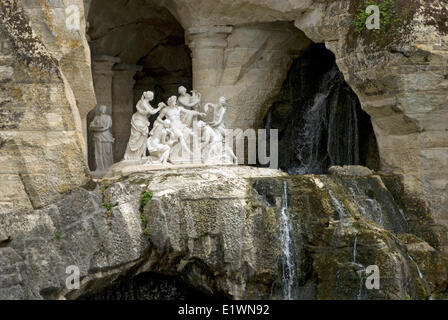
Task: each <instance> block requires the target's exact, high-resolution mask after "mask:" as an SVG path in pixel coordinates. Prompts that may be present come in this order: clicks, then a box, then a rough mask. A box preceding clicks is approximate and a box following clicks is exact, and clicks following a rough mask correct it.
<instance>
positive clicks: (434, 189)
mask: <svg viewBox="0 0 448 320" xmlns="http://www.w3.org/2000/svg"><path fill="white" fill-rule="evenodd" d="M101 3H102V2H101V1H98V2H95V3H91V1H88V0H86V1H80V0H73V1H68V2H67V1H64V2H63V1H51V2H45V1H37V0H27V1H20V0H8V1H3V2H2V4H1V12H2V13H1V14H2V22H3V24H2V28H3V29H4V30H3V38H2V39H4V40H3V41H2V48H3V52H4V53H3V57H4V58H3V59H2V65H3V69H4V72H2V77H4V78H5V79H4V80H3V81H4V85H3V86H2V90H3V98H2V99H3V100H4V101H5V102H4V104H2V109H3V111H2V126H3V127H2V131H4V132H3V135H2V143H1V145H2V146H3V149H4V148H8V152H3V151H2V159H5V161H4V162H5V163H7V164H8V165H5V167H8V168H7V169H4V170H3V173H4V175H5V176H4V177H5V179H4V180H5V181H7V182H5V184H3V185H2V186H6V185H8V186H11V188H9V187H3V188H2V195H1V203H2V208H4V209H2V210H4V211H5V212H12V211H16V210H20V209H21V208H30V207H31V203H35V205H34V206H40V205H42V204H45V203H48V201H46V200H45V199H49V200H50V199H52V198H53V197H54V196H55V195H57V194H58V193H60V192H61V191H67V190H72V189H73V188H76V187H77V186H79V185H80V184H82V183H83V182H84V181H85V173H84V171H85V168H86V164H85V161H83V160H82V150H85V149H84V146H83V141H82V139H81V137H80V134H79V132H80V131H81V127H82V125H81V123H80V121H79V117H80V118H81V119H82V121H84V136H86V133H85V130H86V129H85V121H86V120H85V118H86V115H87V113H88V112H89V111H90V110H92V108H93V107H94V106H95V96H94V94H93V84H92V75H91V72H90V55H89V51H90V50H89V47H88V45H87V40H86V36H85V25H86V19H87V18H86V17H88V19H89V20H91V21H90V22H91V28H92V29H91V30H90V40H91V43H90V44H91V47H92V49H93V51H94V53H95V54H96V53H98V54H107V55H110V56H115V57H119V58H121V59H123V61H122V64H138V65H140V66H141V67H142V68H143V73H142V74H141V77H143V78H138V76H137V80H138V81H140V82H141V83H140V84H141V86H138V85H137V86H136V87H135V89H136V90H137V91H139V90H142V88H143V87H148V85H150V86H152V85H155V84H156V82H157V81H159V82H160V83H163V86H161V88H162V89H163V90H160V95H163V94H165V93H168V91H170V90H171V89H173V88H174V87H175V86H176V85H177V83H174V82H172V81H171V80H170V79H172V78H170V77H169V76H164V75H171V74H173V73H174V74H176V77H181V78H182V79H184V77H187V78H188V71H187V72H186V73H185V70H187V69H188V61H187V60H188V59H187V57H188V49H187V48H186V46H185V45H184V44H182V43H181V42H180V40H181V39H183V38H184V35H183V34H181V33H182V32H183V30H185V41H186V44H187V45H188V46H189V48H190V50H191V56H192V75H193V87H194V88H195V89H198V90H201V91H202V93H203V98H204V100H205V101H213V100H216V99H217V98H218V97H219V96H220V95H223V94H224V95H226V96H227V97H228V98H229V99H230V102H231V106H230V107H229V111H228V122H229V123H228V125H229V126H230V127H232V126H234V127H240V128H243V129H245V128H247V127H254V126H255V127H260V126H261V123H262V119H264V117H265V115H266V111H267V108H268V107H269V106H270V105H271V104H272V102H273V99H274V97H275V95H276V94H278V92H279V90H280V87H281V84H282V81H283V80H284V79H285V77H286V74H287V71H288V69H289V67H290V65H291V63H292V61H293V59H294V58H297V57H299V56H300V55H301V52H302V51H303V50H304V49H305V48H306V47H307V46H308V45H309V44H310V42H311V40H312V41H313V42H316V43H325V45H326V47H327V48H328V49H330V50H331V51H332V52H333V53H334V54H335V56H336V61H337V64H338V66H339V68H340V70H341V72H342V73H343V74H344V77H345V80H346V81H347V82H348V84H349V85H350V86H351V88H352V89H353V90H354V91H355V92H356V94H357V95H358V97H359V99H360V101H361V105H362V108H363V109H364V110H365V111H366V112H367V113H369V115H370V116H371V117H372V123H373V126H374V130H375V134H376V138H377V141H378V145H379V152H380V158H381V168H382V170H384V171H387V172H393V173H396V174H399V175H401V176H402V177H403V180H404V182H405V186H406V188H407V190H408V191H409V192H412V193H414V194H416V195H419V196H420V197H421V198H422V199H423V200H424V201H425V203H426V204H427V205H428V206H429V207H430V208H431V210H432V213H433V215H434V217H435V219H436V220H437V221H439V222H441V223H445V222H446V210H445V209H444V208H446V207H447V201H448V199H447V197H446V193H447V170H448V169H447V166H448V163H447V159H448V156H447V152H448V151H447V134H446V129H447V127H446V126H447V123H448V121H447V118H446V117H447V113H446V105H447V95H446V88H447V80H446V68H447V45H446V43H447V29H448V28H447V22H446V16H447V8H446V4H445V2H444V1H441V0H437V1H429V0H412V1H407V0H396V1H393V3H394V8H392V9H391V10H392V11H390V12H389V14H390V17H391V19H390V21H389V24H388V25H387V26H386V27H384V28H383V29H382V30H381V31H379V32H376V33H369V32H368V31H366V30H363V31H362V32H357V31H356V30H355V25H354V21H355V20H356V16H357V14H358V12H359V10H362V9H363V6H364V3H363V1H361V0H338V1H312V0H294V1H287V0H279V1H263V0H251V1H246V0H245V1H242V0H241V1H240V0H237V1H231V2H228V1H208V2H207V1H187V0H164V1H157V2H156V1H149V0H148V1H143V0H140V1H133V2H132V3H131V2H129V1H128V2H125V1H118V0H115V1H112V2H107V4H105V5H104V9H103V10H97V9H98V7H96V6H97V4H100V7H101ZM68 5H76V6H77V7H78V8H79V9H80V32H70V31H68V30H67V29H66V27H65V18H66V15H67V13H66V12H65V7H67V6H68ZM83 5H85V6H86V10H85V12H88V11H89V12H90V13H89V15H87V14H84V6H83ZM140 8H141V9H142V10H139V9H140ZM172 19H174V20H177V22H178V23H177V22H174V20H172ZM114 20H116V21H120V22H122V24H120V25H118V26H117V25H114V24H113V23H111V21H114ZM291 21H294V25H295V27H293V26H292V25H291V23H290V22H291ZM145 26H147V27H148V28H145ZM147 29H148V30H150V31H148V30H147ZM31 31H33V34H31ZM178 46H179V47H178ZM8 47H10V48H15V50H12V51H11V50H8V49H7V48H8ZM106 48H107V50H105V49H106ZM106 51H107V52H106ZM154 61H157V63H156V64H154ZM120 68H121V67H120ZM120 70H122V69H120ZM135 71H136V70H134V72H135ZM110 72H112V70H110ZM151 75H155V76H154V77H153V78H154V79H156V80H157V77H159V80H157V81H156V82H154V79H151ZM139 79H140V80H139ZM129 81H132V75H131V76H130V78H129ZM13 84H14V86H13V87H11V86H12V85H13ZM164 86H168V87H170V86H172V87H170V88H171V89H169V90H165V89H164ZM19 89H20V90H19ZM27 90H28V91H27ZM101 91H103V90H101ZM97 95H99V93H98V92H97ZM21 97H23V98H21ZM137 98H138V97H137ZM21 99H22V100H23V101H21ZM126 99H128V98H126ZM6 101H9V102H6ZM126 101H127V100H126ZM126 103H128V102H126ZM25 106H26V107H25ZM38 106H41V107H38ZM42 106H44V107H42ZM32 108H38V109H36V110H37V111H36V112H37V113H36V117H32V118H31V113H30V110H32ZM39 108H40V109H39ZM46 108H47V109H46ZM128 111H129V110H128ZM128 111H127V113H129V112H128ZM33 112H34V111H33ZM29 130H34V132H37V133H36V134H28V133H26V132H30V131H29ZM117 132H119V135H120V136H121V135H125V133H123V132H124V131H123V130H121V129H120V130H119V131H117ZM6 136H9V141H10V142H8V143H7V142H5V141H6V140H8V139H7V137H6ZM24 136H27V137H28V138H23V137H24ZM124 139H125V138H124ZM22 141H23V142H26V143H22ZM28 142H29V143H28ZM120 143H121V144H120V147H119V148H118V149H117V150H116V155H117V157H119V156H120V155H121V153H122V148H123V145H124V142H123V141H121V142H120ZM19 146H20V147H19ZM31 146H32V147H31ZM13 148H16V149H17V148H19V149H20V148H22V149H23V151H20V154H21V155H25V156H24V157H25V161H23V160H21V159H22V158H23V156H21V155H19V153H18V152H13V151H11V150H12V149H13ZM28 157H29V160H27V159H26V158H28ZM35 159H38V160H35ZM116 160H117V161H118V160H119V159H116ZM28 162H29V163H31V164H30V165H29V164H28ZM23 163H25V164H23ZM24 166H28V167H33V169H27V170H23V167H24ZM47 166H48V167H47ZM10 167H13V168H10ZM19 167H20V169H18V168H19ZM46 167H47V168H46ZM25 171H26V172H25ZM20 174H22V178H20ZM23 181H25V182H23ZM27 181H29V182H27ZM36 181H39V182H36ZM11 189H13V190H17V191H14V192H10V191H9V190H11ZM27 189H28V191H27ZM26 194H28V195H26Z"/></svg>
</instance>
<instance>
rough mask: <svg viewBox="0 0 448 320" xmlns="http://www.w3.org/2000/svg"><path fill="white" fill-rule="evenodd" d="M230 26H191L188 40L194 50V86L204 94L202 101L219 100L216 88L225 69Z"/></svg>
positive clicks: (187, 36) (187, 35)
mask: <svg viewBox="0 0 448 320" xmlns="http://www.w3.org/2000/svg"><path fill="white" fill-rule="evenodd" d="M232 29H233V28H232V27H229V26H202V27H193V28H189V29H188V30H187V31H186V36H185V38H186V41H187V44H188V45H189V47H190V49H191V52H192V64H193V87H194V89H195V90H198V91H200V92H201V93H202V94H203V97H202V98H203V99H202V101H203V102H204V101H215V100H216V101H217V99H218V98H219V97H218V94H216V90H208V89H209V88H216V87H217V86H219V84H220V80H221V75H222V73H223V70H224V55H225V49H226V48H227V40H226V39H227V37H228V36H229V34H230V33H231V32H232Z"/></svg>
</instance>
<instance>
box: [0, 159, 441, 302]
mask: <svg viewBox="0 0 448 320" xmlns="http://www.w3.org/2000/svg"><path fill="white" fill-rule="evenodd" d="M149 191H151V192H152V193H153V196H152V199H150V200H149V201H148V202H147V203H146V204H145V201H142V199H145V198H147V199H149V197H146V196H145V195H148V192H149ZM402 197H403V194H402V193H401V192H400V183H399V180H398V179H396V178H395V177H393V176H384V177H381V176H378V175H372V174H370V172H369V171H368V170H367V169H362V170H361V169H349V170H347V169H346V170H345V171H344V170H343V169H339V170H336V169H335V170H333V174H332V175H330V176H312V175H310V176H294V177H291V176H287V175H285V174H283V173H281V172H279V171H274V170H270V169H256V168H250V167H211V168H190V169H188V170H187V169H178V170H166V171H160V172H147V173H134V174H130V175H128V176H127V177H121V178H114V179H109V181H108V182H104V183H103V184H102V185H101V186H99V185H98V186H96V188H95V189H94V190H87V189H78V190H75V191H73V192H71V193H70V194H68V195H67V196H65V197H63V198H61V199H60V200H58V201H57V202H55V203H53V204H51V205H49V206H47V207H45V208H43V209H40V210H35V211H28V212H23V214H21V215H16V216H6V217H4V218H3V220H2V221H1V229H0V234H1V235H2V242H1V247H0V268H1V269H0V270H1V274H2V282H0V284H1V288H0V297H1V298H16V299H17V298H53V299H56V298H63V297H65V298H69V299H73V298H78V297H81V298H86V297H90V298H94V297H95V295H94V296H92V294H96V297H103V298H107V297H109V298H120V297H122V298H123V297H128V298H129V297H132V296H129V294H127V295H126V294H124V293H126V292H129V290H125V289H124V288H123V286H129V285H130V283H129V280H126V282H125V284H121V287H120V283H122V282H120V280H121V279H130V278H133V277H135V276H136V275H137V274H146V273H148V272H151V273H153V274H154V273H156V275H155V276H153V277H152V278H151V277H150V278H149V279H152V280H146V282H145V281H144V282H143V283H144V285H139V283H140V284H141V283H142V280H141V276H140V278H136V279H140V280H136V282H131V283H133V284H132V285H133V286H135V288H140V289H138V290H137V289H133V290H132V292H142V290H146V291H143V293H141V294H139V295H137V296H134V298H139V297H140V298H142V297H153V298H155V297H158V298H169V297H177V298H182V297H184V296H183V295H182V294H185V292H186V290H187V292H188V290H190V292H191V290H194V292H197V296H201V295H202V296H204V297H206V296H209V297H212V296H219V297H223V298H232V299H243V298H246V299H247V298H248V299H259V298H263V299H284V298H285V292H288V290H289V292H290V297H291V298H294V299H300V298H306V299H358V298H359V299H409V298H411V299H427V298H429V297H430V296H431V295H432V296H433V297H436V298H440V297H443V296H444V294H445V291H446V286H447V278H446V274H447V273H446V271H447V270H446V268H447V266H448V264H447V260H446V257H445V256H444V255H443V254H441V252H440V251H439V249H440V238H439V237H438V231H440V230H437V229H436V228H435V226H434V224H433V223H432V221H431V220H430V219H428V218H427V217H424V212H420V211H418V210H419V207H418V206H412V205H410V206H409V205H408V206H405V207H402V206H401V201H402ZM407 203H408V204H409V203H410V202H407ZM285 217H286V219H287V220H288V221H289V222H288V223H287V224H285ZM439 228H441V227H439ZM285 232H287V233H288V234H289V239H290V240H289V241H288V242H287V243H286V242H285V239H286V238H285ZM417 235H419V236H420V237H418V236H417ZM285 248H288V250H286V249H285ZM287 257H288V258H287ZM70 265H75V266H78V267H79V269H80V275H81V288H80V290H68V289H66V287H65V281H66V278H67V277H68V275H67V274H66V268H67V266H70ZM370 265H377V266H378V268H379V271H380V289H379V290H375V289H372V290H367V289H366V287H365V285H364V282H365V281H366V278H367V276H368V273H367V271H366V268H367V267H368V266H370ZM157 274H159V275H164V276H165V277H168V278H163V276H157ZM154 277H155V278H154ZM161 277H162V278H161ZM115 279H117V280H116V281H115V282H114V280H115ZM170 279H172V280H170ZM132 281H133V280H132ZM148 281H149V282H148ZM111 283H112V284H113V286H114V287H112V289H111V288H109V289H105V288H106V287H109V286H110V285H111ZM115 283H117V284H115ZM145 288H146V289H145ZM150 288H152V289H150ZM170 288H171V289H170ZM189 288H190V289H189ZM105 290H108V291H105ZM111 290H112V291H111ZM151 290H152V291H151ZM173 290H174V291H173ZM285 290H286V291H285ZM107 292H108V293H107ZM120 292H121V295H120ZM145 292H146V293H145ZM148 292H150V293H148ZM151 292H152V293H151ZM173 292H174V293H173ZM176 292H177V293H176Z"/></svg>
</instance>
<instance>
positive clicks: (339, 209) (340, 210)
mask: <svg viewBox="0 0 448 320" xmlns="http://www.w3.org/2000/svg"><path fill="white" fill-rule="evenodd" d="M328 194H329V195H330V199H331V203H332V204H333V206H334V207H335V208H336V211H337V212H338V215H339V220H342V219H344V218H347V214H346V213H345V209H344V206H343V205H342V204H341V202H339V200H338V199H337V198H336V197H335V196H334V194H333V192H332V191H331V190H328Z"/></svg>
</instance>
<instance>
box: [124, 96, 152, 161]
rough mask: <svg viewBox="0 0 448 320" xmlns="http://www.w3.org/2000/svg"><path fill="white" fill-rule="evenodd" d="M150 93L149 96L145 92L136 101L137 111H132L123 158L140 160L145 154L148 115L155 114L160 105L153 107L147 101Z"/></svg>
mask: <svg viewBox="0 0 448 320" xmlns="http://www.w3.org/2000/svg"><path fill="white" fill-rule="evenodd" d="M148 93H150V98H148V96H147V95H146V94H147V93H145V94H144V95H143V97H142V99H140V101H139V102H138V103H137V106H136V107H137V112H136V113H134V115H133V116H132V120H131V136H130V138H129V142H128V146H127V147H126V152H125V154H124V160H141V159H142V158H143V157H145V156H146V141H147V140H148V134H149V128H148V127H149V120H148V115H153V114H156V113H157V112H159V111H160V109H161V107H159V108H157V109H154V108H152V107H151V104H150V103H149V101H150V100H152V98H153V95H152V92H148Z"/></svg>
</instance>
